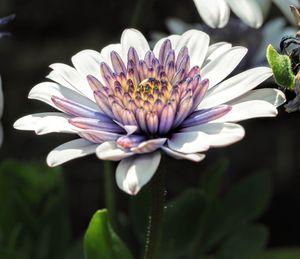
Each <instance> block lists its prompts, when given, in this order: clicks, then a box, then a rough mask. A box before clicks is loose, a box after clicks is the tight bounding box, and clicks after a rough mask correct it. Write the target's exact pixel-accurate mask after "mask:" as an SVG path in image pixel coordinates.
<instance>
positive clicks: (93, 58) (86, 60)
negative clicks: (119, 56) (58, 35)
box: [72, 49, 104, 80]
mask: <svg viewBox="0 0 300 259" xmlns="http://www.w3.org/2000/svg"><path fill="white" fill-rule="evenodd" d="M101 62H104V59H103V58H102V57H101V55H100V53H99V52H97V51H95V50H91V49H86V50H82V51H80V52H78V53H77V54H76V55H74V56H73V57H72V63H73V65H74V67H75V68H76V70H77V71H79V72H80V73H81V74H82V75H83V76H84V77H86V76H87V75H92V76H94V77H96V78H98V79H100V80H101V79H102V77H101V76H100V63H101Z"/></svg>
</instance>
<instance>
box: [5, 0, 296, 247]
mask: <svg viewBox="0 0 300 259" xmlns="http://www.w3.org/2000/svg"><path fill="white" fill-rule="evenodd" d="M143 10H144V11H143ZM11 13H16V15H17V18H16V20H15V21H14V22H13V23H12V24H10V25H9V26H6V27H5V28H3V30H8V31H11V33H12V36H11V37H9V38H5V39H3V40H1V41H0V73H1V75H2V80H3V89H4V95H5V110H4V115H3V118H2V123H3V127H4V143H3V146H2V147H1V150H0V152H1V159H5V158H15V159H18V160H20V161H23V162H27V161H32V160H40V161H43V160H45V158H46V156H47V153H48V152H49V151H50V150H51V149H52V148H54V147H56V146H57V145H59V144H61V143H63V142H65V141H67V140H69V139H71V138H72V136H69V135H64V134H52V135H51V134H50V135H46V136H35V134H34V133H32V132H20V131H16V130H14V129H13V127H12V125H13V122H14V121H15V120H16V119H17V118H19V117H21V116H24V115H27V114H30V113H36V112H42V111H49V110H51V108H50V107H49V106H47V105H45V104H43V103H41V102H38V101H35V100H28V99H27V94H28V92H29V91H30V89H31V88H32V87H33V86H34V85H35V84H37V83H39V82H41V81H43V80H45V79H44V78H45V76H46V75H47V74H48V73H49V71H50V69H49V68H48V66H49V65H50V64H52V63H56V62H61V63H68V64H70V58H71V56H72V55H74V54H75V53H76V52H78V51H80V50H82V49H87V48H88V49H96V50H101V48H102V47H104V46H105V45H106V44H109V43H114V42H117V41H118V40H119V37H120V35H121V33H122V30H123V29H125V28H128V27H136V28H138V29H139V30H141V31H142V32H143V33H144V34H145V35H146V36H147V37H148V38H149V36H150V33H151V32H152V31H154V30H155V31H162V32H167V29H166V27H165V19H166V18H168V17H177V18H181V19H183V20H184V21H186V22H190V23H196V22H200V17H199V15H198V13H197V11H196V9H195V7H194V4H193V2H192V0H188V1H186V0H185V1H172V0H164V1H155V0H152V1H133V0H131V1H122V0H111V1H101V0H98V1H96V0H86V1H79V2H75V1H71V0H63V1H61V0H43V1H40V0H30V1H21V0H1V1H0V17H3V16H6V15H8V14H11ZM137 13H138V15H137ZM271 13H272V17H275V16H278V15H280V13H279V12H278V10H277V9H276V8H273V10H272V12H271ZM232 16H233V15H232ZM233 35H234V34H233ZM255 37H258V36H257V35H256V36H255V35H254V36H253V37H252V40H253V39H257V40H258V41H259V38H255ZM227 40H228V39H227ZM232 41H236V38H234V37H232ZM252 47H253V46H252ZM254 47H255V46H254ZM254 49H255V48H254ZM254 54H255V53H254ZM269 86H272V87H276V86H275V85H274V84H272V82H271V83H269ZM241 124H242V125H243V126H244V127H245V129H246V136H245V138H244V139H243V140H242V141H241V142H239V143H237V144H234V145H232V146H229V147H226V148H222V149H214V150H211V151H209V152H207V158H206V159H205V160H204V161H203V162H201V163H199V164H196V163H192V162H186V161H176V160H171V159H169V160H168V165H167V168H168V175H167V189H168V196H167V198H170V197H174V196H176V195H178V194H179V193H181V192H182V191H183V190H184V189H186V188H188V187H191V186H194V185H195V179H198V177H199V175H200V174H201V172H202V171H203V170H205V169H206V168H207V167H208V166H209V165H211V164H213V163H214V161H217V160H218V159H219V158H228V159H229V160H230V166H229V169H228V170H227V172H226V174H227V176H226V182H225V184H224V189H225V190H226V188H227V189H228V188H230V186H231V185H232V183H234V182H235V181H236V180H238V179H239V178H242V177H243V176H245V175H247V174H251V173H253V172H255V171H259V170H268V171H270V172H271V173H272V178H273V183H274V185H273V189H274V195H273V199H272V202H271V204H270V207H269V209H268V211H267V212H266V213H265V215H264V216H263V217H262V219H261V221H262V222H263V223H265V224H266V225H267V226H269V228H270V231H271V236H270V243H269V245H270V246H282V245H300V236H299V234H298V233H299V229H300V223H299V218H300V170H299V169H300V168H299V167H300V148H299V143H300V140H299V131H300V114H299V113H293V114H287V113H285V111H284V109H283V108H280V109H279V115H278V117H277V118H267V119H255V120H250V121H245V122H242V123H241ZM63 168H64V172H65V173H64V176H65V179H66V185H67V198H68V211H69V214H70V215H72V217H71V216H70V221H71V223H72V232H73V237H74V239H75V238H76V237H78V236H80V235H81V234H82V233H83V231H84V230H85V229H86V226H87V224H88V221H89V219H90V217H91V215H92V214H93V213H94V212H95V211H96V210H97V209H99V208H102V207H104V198H103V181H102V174H101V171H102V163H101V161H99V160H98V159H97V158H96V157H95V156H90V157H87V158H82V159H78V160H74V161H72V162H69V163H67V164H65V165H64V166H63ZM115 189H116V195H117V203H118V205H117V209H118V211H119V212H120V215H121V216H122V213H127V205H128V201H129V199H130V197H129V196H128V195H126V194H124V193H123V192H121V191H120V190H118V189H117V188H115Z"/></svg>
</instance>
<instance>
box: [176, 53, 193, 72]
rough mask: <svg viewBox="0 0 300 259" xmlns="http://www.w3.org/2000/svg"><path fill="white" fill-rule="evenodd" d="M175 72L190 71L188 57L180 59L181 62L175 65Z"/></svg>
mask: <svg viewBox="0 0 300 259" xmlns="http://www.w3.org/2000/svg"><path fill="white" fill-rule="evenodd" d="M177 70H184V71H189V70H190V57H189V56H185V57H183V58H182V60H181V62H180V63H179V64H178V65H177Z"/></svg>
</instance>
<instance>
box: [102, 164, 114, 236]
mask: <svg viewBox="0 0 300 259" xmlns="http://www.w3.org/2000/svg"><path fill="white" fill-rule="evenodd" d="M103 167H104V192H105V206H106V208H107V211H108V216H109V222H110V224H111V226H112V228H113V229H114V230H115V231H117V213H116V204H115V190H114V189H115V188H114V183H115V182H114V172H113V166H112V162H111V161H103Z"/></svg>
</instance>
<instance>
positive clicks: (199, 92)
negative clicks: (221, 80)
mask: <svg viewBox="0 0 300 259" xmlns="http://www.w3.org/2000/svg"><path fill="white" fill-rule="evenodd" d="M208 87H209V80H208V79H204V80H202V81H200V82H199V83H198V85H197V86H196V89H195V91H194V93H193V107H192V108H191V111H194V110H195V109H196V108H197V107H198V106H199V104H200V103H201V101H202V100H203V99H204V96H205V95H206V93H207V89H208Z"/></svg>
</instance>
